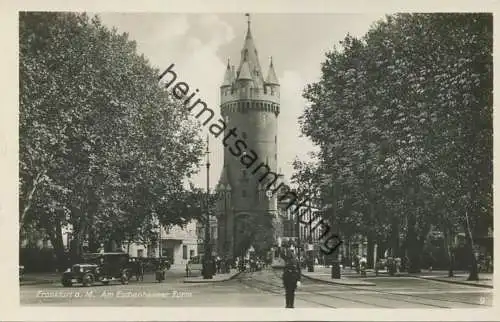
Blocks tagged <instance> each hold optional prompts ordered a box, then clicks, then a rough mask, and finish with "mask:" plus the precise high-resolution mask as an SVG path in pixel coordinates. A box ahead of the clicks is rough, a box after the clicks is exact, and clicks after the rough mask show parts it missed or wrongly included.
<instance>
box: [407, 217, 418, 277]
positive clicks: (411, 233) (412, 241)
mask: <svg viewBox="0 0 500 322" xmlns="http://www.w3.org/2000/svg"><path fill="white" fill-rule="evenodd" d="M415 225H416V217H415V213H410V214H409V215H408V235H407V236H406V242H407V247H408V258H409V260H410V263H409V264H410V265H409V267H408V273H420V258H419V257H420V254H419V253H418V248H419V247H418V240H417V234H416V231H415Z"/></svg>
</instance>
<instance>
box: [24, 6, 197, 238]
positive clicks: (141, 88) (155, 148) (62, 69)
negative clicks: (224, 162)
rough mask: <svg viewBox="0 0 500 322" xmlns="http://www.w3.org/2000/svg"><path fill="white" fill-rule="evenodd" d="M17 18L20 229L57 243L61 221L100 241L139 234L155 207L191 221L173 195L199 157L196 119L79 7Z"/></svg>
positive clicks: (164, 215)
mask: <svg viewBox="0 0 500 322" xmlns="http://www.w3.org/2000/svg"><path fill="white" fill-rule="evenodd" d="M19 22H20V24H19V33H20V38H19V43H20V47H19V55H20V57H19V58H20V70H19V73H20V77H19V78H20V85H19V86H20V97H19V100H20V115H19V159H20V164H19V165H20V167H19V177H20V188H19V189H20V194H19V202H20V218H19V221H20V225H21V227H22V228H23V229H25V228H27V227H40V228H43V229H44V230H45V231H46V232H47V233H48V234H49V236H51V240H52V241H53V244H54V243H55V244H56V245H57V244H61V245H60V246H62V241H61V240H60V229H61V225H65V224H71V225H72V227H73V236H74V238H75V239H76V240H78V241H79V242H81V241H82V239H83V238H84V236H86V235H87V236H90V239H91V240H93V241H94V242H95V243H97V242H98V241H101V240H109V239H114V240H116V241H124V240H129V239H137V238H139V237H141V236H140V235H142V237H144V236H146V235H147V232H150V231H151V230H152V229H153V228H154V227H151V222H152V221H151V218H152V216H153V215H156V216H158V217H159V218H160V220H161V222H162V223H163V224H183V223H185V222H186V221H187V220H189V219H190V218H189V214H187V213H185V212H184V211H182V209H181V208H179V207H178V205H179V204H178V203H179V201H178V200H179V196H181V195H185V194H186V193H187V192H186V191H185V189H184V188H183V180H184V179H185V178H187V177H189V176H190V175H191V174H193V172H194V171H195V170H196V166H197V165H198V163H199V161H200V157H201V155H202V147H203V146H202V144H203V143H202V140H201V139H200V138H199V136H198V131H199V127H198V126H197V123H195V122H194V121H193V120H192V119H191V118H190V117H189V114H188V113H187V112H186V111H185V110H184V109H183V108H181V105H180V103H179V102H176V101H175V100H173V99H171V98H170V97H169V95H168V93H167V92H166V90H165V89H163V88H161V87H160V86H159V84H158V80H157V79H158V74H159V70H157V69H155V68H153V67H152V66H151V65H150V63H149V62H148V61H147V60H146V59H145V58H144V56H143V55H139V54H138V53H137V49H136V44H135V42H133V41H131V40H129V39H128V35H127V34H119V33H118V32H117V31H116V29H113V30H110V29H109V28H107V27H105V26H104V25H103V24H102V23H101V21H100V19H99V18H98V17H97V16H95V17H93V18H90V17H89V16H87V15H86V14H77V13H46V12H44V13H42V12H40V13H36V12H29V13H27V12H21V13H20V16H19ZM186 198H187V197H186ZM58 236H59V237H58Z"/></svg>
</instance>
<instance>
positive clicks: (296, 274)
mask: <svg viewBox="0 0 500 322" xmlns="http://www.w3.org/2000/svg"><path fill="white" fill-rule="evenodd" d="M298 285H300V265H299V263H298V261H297V259H296V258H295V257H294V256H293V255H288V256H287V258H286V259H285V268H284V270H283V286H284V287H285V303H286V306H285V308H289V309H293V308H294V301H295V290H296V289H297V286H298Z"/></svg>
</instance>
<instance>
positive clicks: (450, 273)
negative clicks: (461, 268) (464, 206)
mask: <svg viewBox="0 0 500 322" xmlns="http://www.w3.org/2000/svg"><path fill="white" fill-rule="evenodd" d="M443 233H444V240H443V242H444V248H445V249H446V254H447V255H448V265H449V266H448V277H453V265H454V260H453V254H452V251H451V239H450V238H451V236H452V234H451V233H450V229H449V228H445V229H443Z"/></svg>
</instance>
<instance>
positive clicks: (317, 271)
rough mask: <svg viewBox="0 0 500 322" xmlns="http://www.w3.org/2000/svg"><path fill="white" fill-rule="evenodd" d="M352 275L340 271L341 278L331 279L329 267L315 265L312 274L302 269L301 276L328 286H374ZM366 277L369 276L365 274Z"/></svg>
mask: <svg viewBox="0 0 500 322" xmlns="http://www.w3.org/2000/svg"><path fill="white" fill-rule="evenodd" d="M354 274H355V275H356V276H354V275H352V274H350V272H347V271H345V270H342V272H341V278H340V279H334V278H332V277H331V276H332V268H331V267H324V266H320V265H315V266H314V272H308V271H307V269H302V276H304V277H305V278H308V279H311V280H315V281H319V282H325V283H329V284H340V285H350V286H375V283H372V282H368V281H364V280H363V279H362V278H360V276H359V275H358V274H356V273H355V272H354ZM373 276H375V273H373ZM367 277H371V276H369V275H368V274H367Z"/></svg>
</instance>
